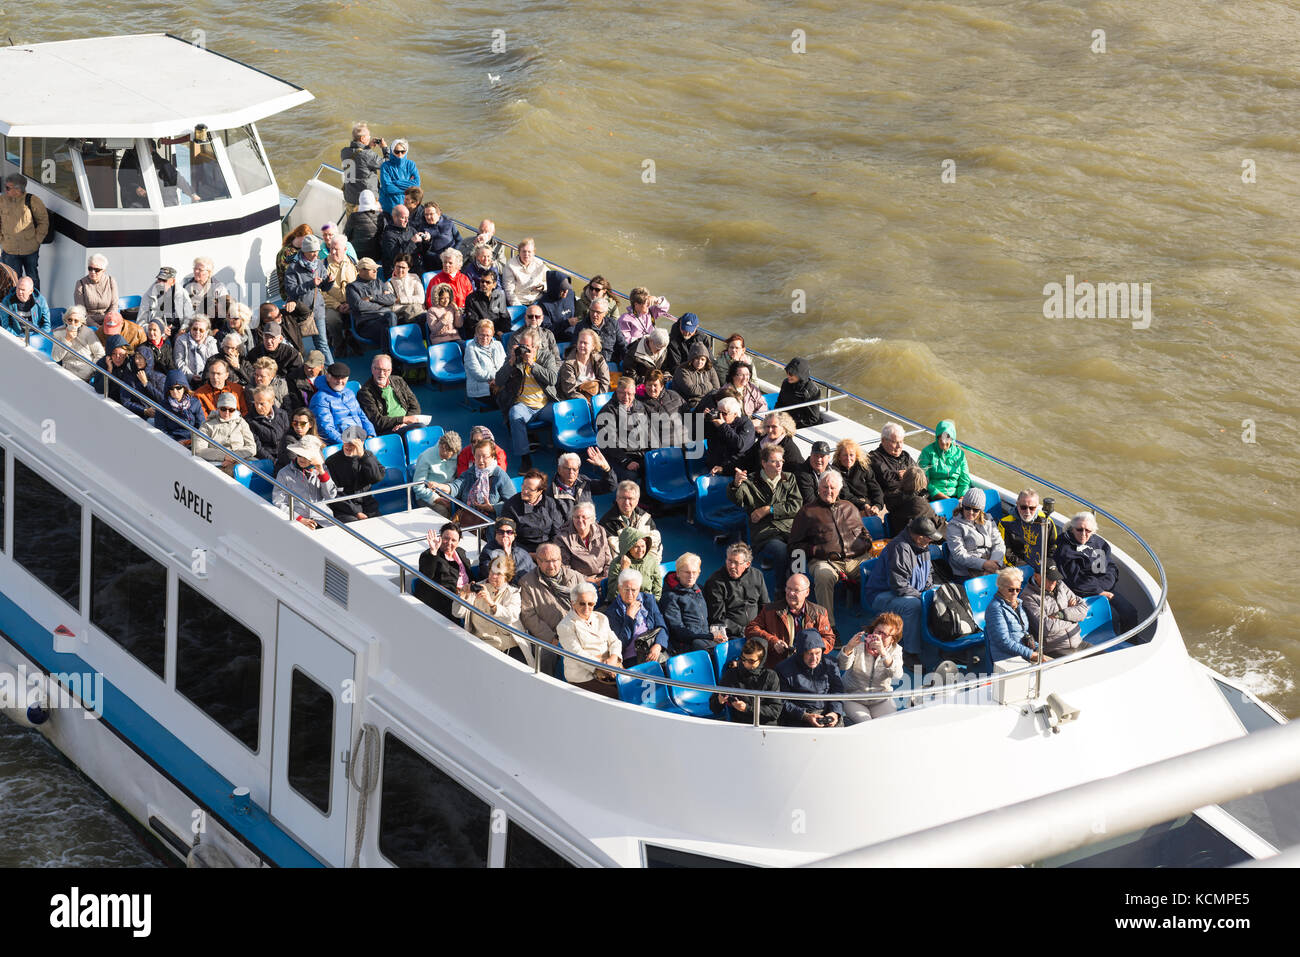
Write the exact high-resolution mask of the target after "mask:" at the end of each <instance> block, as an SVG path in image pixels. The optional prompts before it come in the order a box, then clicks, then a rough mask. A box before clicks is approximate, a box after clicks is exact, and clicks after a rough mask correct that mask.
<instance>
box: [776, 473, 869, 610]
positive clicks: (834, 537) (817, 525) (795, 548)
mask: <svg viewBox="0 0 1300 957" xmlns="http://www.w3.org/2000/svg"><path fill="white" fill-rule="evenodd" d="M843 485H844V478H843V476H841V475H840V473H839V472H837V471H835V470H834V469H827V470H826V471H825V472H824V473H822V477H821V480H820V481H819V482H818V483H817V498H816V499H814V500H813V501H811V502H809V503H808V504H807V505H805V506H804V507H803V508H801V509H800V510H799V514H798V515H796V516H795V517H794V522H793V523H792V524H791V526H790V568H791V570H793V571H796V572H798V571H803V570H807V571H808V572H809V573H810V574H811V575H812V579H813V587H814V589H815V590H816V593H817V601H818V602H819V603H821V604H822V605H824V606H825V607H826V610H827V612H828V613H829V615H830V619H831V624H832V625H834V624H835V584H836V583H837V582H838V581H839V580H840V576H841V575H843V576H844V577H845V578H850V579H851V578H853V577H854V576H855V575H856V574H857V571H858V566H859V565H861V564H862V563H863V561H865V560H866V558H867V555H868V553H869V552H870V549H871V536H869V535H868V534H867V530H866V528H865V527H864V526H863V524H862V517H861V516H860V515H859V514H858V510H857V509H856V508H854V507H853V505H852V504H851V503H849V502H845V501H841V500H840V489H841V488H842V487H843Z"/></svg>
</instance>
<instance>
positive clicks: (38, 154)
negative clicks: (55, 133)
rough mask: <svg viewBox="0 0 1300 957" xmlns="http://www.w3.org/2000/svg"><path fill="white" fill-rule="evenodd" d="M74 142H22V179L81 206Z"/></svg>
mask: <svg viewBox="0 0 1300 957" xmlns="http://www.w3.org/2000/svg"><path fill="white" fill-rule="evenodd" d="M72 152H73V141H72V140H67V139H54V140H47V139H33V138H31V137H27V138H25V139H24V140H23V162H22V170H23V175H24V176H26V177H27V178H28V179H29V180H31V181H32V182H33V183H39V184H40V185H41V186H44V187H45V188H46V189H48V190H50V191H51V192H53V193H54V194H55V195H56V196H62V197H63V198H64V199H66V200H67V201H68V202H70V203H75V204H76V205H78V206H80V205H81V191H80V190H79V189H77V174H76V172H75V171H74V170H73V167H72Z"/></svg>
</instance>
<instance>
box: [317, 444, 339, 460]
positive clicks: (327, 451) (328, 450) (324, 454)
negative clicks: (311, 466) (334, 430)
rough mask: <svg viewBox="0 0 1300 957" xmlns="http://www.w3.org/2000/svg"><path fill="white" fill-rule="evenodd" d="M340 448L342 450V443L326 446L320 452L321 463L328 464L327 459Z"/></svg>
mask: <svg viewBox="0 0 1300 957" xmlns="http://www.w3.org/2000/svg"><path fill="white" fill-rule="evenodd" d="M341 448H343V443H342V442H338V443H336V444H334V445H327V446H325V448H323V449H321V450H320V457H321V461H323V462H328V461H329V457H330V456H331V455H333V454H334V453H335V452H337V451H338V450H339V449H341Z"/></svg>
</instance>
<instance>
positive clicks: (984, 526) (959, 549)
mask: <svg viewBox="0 0 1300 957" xmlns="http://www.w3.org/2000/svg"><path fill="white" fill-rule="evenodd" d="M943 537H944V539H945V540H946V541H947V543H948V564H949V565H950V566H951V567H952V571H953V575H954V576H955V578H956V580H957V581H965V580H966V579H968V578H975V577H976V576H978V575H988V574H991V573H993V572H996V571H997V570H998V569H999V568H1001V567H1002V559H1003V558H1004V557H1006V554H1007V546H1006V543H1005V542H1004V541H1002V533H1001V532H999V531H998V526H997V523H996V522H994V521H993V519H991V518H989V517H988V516H987V515H985V514H984V492H983V491H981V490H980V489H977V488H973V489H969V490H967V492H966V494H965V495H964V496H962V500H961V508H959V509H958V510H957V513H956V514H955V515H953V517H952V521H951V522H949V523H948V525H947V527H946V528H944V531H943Z"/></svg>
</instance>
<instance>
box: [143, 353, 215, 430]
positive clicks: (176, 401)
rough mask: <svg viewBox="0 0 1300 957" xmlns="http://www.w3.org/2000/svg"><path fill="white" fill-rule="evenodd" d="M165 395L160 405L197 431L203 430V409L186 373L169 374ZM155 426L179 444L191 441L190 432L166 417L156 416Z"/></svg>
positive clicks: (164, 389)
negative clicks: (193, 393)
mask: <svg viewBox="0 0 1300 957" xmlns="http://www.w3.org/2000/svg"><path fill="white" fill-rule="evenodd" d="M163 394H164V396H165V398H164V399H163V401H162V402H160V403H159V405H161V406H162V407H163V408H164V409H166V410H167V411H168V412H170V413H171V414H172V415H174V416H176V418H178V419H180V420H181V421H182V422H185V423H186V424H187V425H190V426H193V427H194V428H195V429H202V428H203V423H204V417H203V407H202V406H201V405H199V400H198V399H196V398H194V396H193V395H192V394H191V393H190V380H189V377H188V376H186V375H185V373H184V372H182V371H181V370H180V369H173V370H172V371H171V372H169V373H167V380H166V383H165V385H164V387H163ZM153 424H154V425H155V426H156V427H157V428H158V430H159V431H160V432H162V433H163V434H164V435H168V436H170V437H171V438H173V439H175V440H176V441H177V442H188V441H189V440H190V437H191V433H190V431H189V430H188V429H185V428H182V427H181V426H179V425H177V424H176V423H175V422H173V421H172V420H171V419H169V418H167V416H165V415H155V416H154V423H153Z"/></svg>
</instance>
